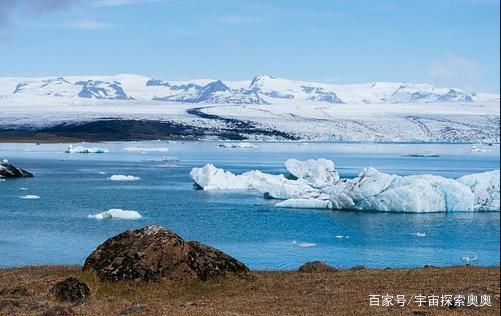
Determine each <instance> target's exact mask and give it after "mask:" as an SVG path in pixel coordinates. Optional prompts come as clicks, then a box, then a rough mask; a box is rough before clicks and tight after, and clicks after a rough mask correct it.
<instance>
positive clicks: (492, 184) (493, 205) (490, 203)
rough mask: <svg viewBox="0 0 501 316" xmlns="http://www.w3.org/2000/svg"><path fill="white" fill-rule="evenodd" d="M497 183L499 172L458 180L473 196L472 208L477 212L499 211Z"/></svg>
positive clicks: (483, 173) (477, 174)
mask: <svg viewBox="0 0 501 316" xmlns="http://www.w3.org/2000/svg"><path fill="white" fill-rule="evenodd" d="M499 181H500V177H499V170H495V171H488V172H482V173H475V174H470V175H466V176H464V177H461V178H459V179H458V182H460V183H462V184H464V185H466V186H467V187H469V188H470V190H471V191H472V192H473V194H474V195H475V201H474V206H473V207H474V209H475V210H477V211H492V210H498V211H499V208H500V205H499V198H500V197H499V189H500V188H499V186H500V185H499Z"/></svg>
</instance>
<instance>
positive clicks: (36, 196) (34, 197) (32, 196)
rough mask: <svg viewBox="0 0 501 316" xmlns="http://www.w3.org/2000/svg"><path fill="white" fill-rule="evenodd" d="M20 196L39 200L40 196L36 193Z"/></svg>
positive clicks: (25, 198)
mask: <svg viewBox="0 0 501 316" xmlns="http://www.w3.org/2000/svg"><path fill="white" fill-rule="evenodd" d="M20 198H21V199H24V200H38V199H39V198H40V197H39V196H38V195H34V194H27V195H23V196H20Z"/></svg>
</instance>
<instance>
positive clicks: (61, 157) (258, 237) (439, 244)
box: [0, 142, 500, 269]
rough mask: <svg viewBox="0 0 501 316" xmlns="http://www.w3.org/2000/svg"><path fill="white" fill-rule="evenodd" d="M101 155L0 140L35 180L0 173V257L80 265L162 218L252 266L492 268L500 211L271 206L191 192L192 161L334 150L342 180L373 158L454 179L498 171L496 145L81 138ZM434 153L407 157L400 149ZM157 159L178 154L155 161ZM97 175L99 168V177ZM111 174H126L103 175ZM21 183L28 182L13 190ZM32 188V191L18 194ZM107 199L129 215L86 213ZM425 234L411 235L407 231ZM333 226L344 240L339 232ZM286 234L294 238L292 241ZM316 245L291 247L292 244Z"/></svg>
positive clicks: (406, 170)
mask: <svg viewBox="0 0 501 316" xmlns="http://www.w3.org/2000/svg"><path fill="white" fill-rule="evenodd" d="M85 146H99V147H105V148H108V149H109V150H110V152H109V153H105V154H65V153H63V151H64V149H65V148H66V145H62V144H61V145H60V144H51V145H39V146H36V145H34V144H0V158H6V159H9V160H10V161H11V162H13V163H15V164H16V165H17V166H19V167H22V168H25V169H27V170H30V171H32V172H33V173H34V174H35V177H34V178H29V179H16V180H8V181H2V182H0V266H2V267H8V266H20V265H40V264H82V263H83V261H84V260H85V258H86V256H87V255H88V254H89V253H90V252H91V251H92V250H93V249H95V248H96V246H98V245H99V244H100V243H102V242H103V241H104V240H106V239H107V238H109V237H111V236H113V235H115V234H117V233H119V232H122V231H124V230H126V229H129V228H135V227H142V226H144V225H147V224H161V225H163V226H165V227H167V228H169V229H172V230H174V231H175V232H177V233H178V234H180V235H181V236H182V237H184V238H185V239H188V240H199V241H201V242H204V243H207V244H209V245H212V246H214V247H217V248H220V249H222V250H223V251H225V252H228V253H229V254H231V255H233V256H235V257H236V258H238V259H240V260H241V261H243V262H244V263H246V264H247V265H249V267H251V268H252V269H294V268H297V267H298V266H299V265H300V264H302V263H304V262H306V261H310V260H323V261H326V262H327V263H329V264H332V265H335V266H339V267H350V266H354V265H365V266H368V267H418V266H423V265H425V264H431V265H440V266H447V265H457V264H463V261H462V258H463V257H465V256H469V257H473V256H477V257H478V261H476V262H474V264H478V265H499V263H500V257H499V250H500V238H499V233H500V214H499V213H498V212H488V213H455V214H438V213H435V214H388V213H370V212H345V211H329V210H293V209H282V208H276V207H274V205H273V204H274V203H276V201H273V200H265V199H263V197H262V196H261V195H260V194H257V193H249V192H204V191H196V190H194V189H193V183H192V180H191V178H190V176H189V171H190V170H191V168H192V167H198V166H202V165H204V164H205V163H207V162H212V163H214V164H215V165H216V166H218V167H223V168H225V169H228V170H230V171H233V172H243V171H247V170H250V169H259V170H262V171H265V172H268V173H281V172H283V171H284V170H283V167H282V166H283V162H284V161H285V160H286V159H288V158H298V159H307V158H320V157H325V158H328V159H332V160H334V161H335V163H336V167H337V169H338V170H339V172H340V173H341V175H342V176H343V177H353V176H356V175H357V173H358V172H359V171H360V169H362V168H364V167H367V166H374V167H376V168H377V169H380V170H382V171H385V172H391V173H396V174H400V175H407V174H421V173H433V174H437V175H442V176H447V177H459V176H462V175H464V174H467V173H473V172H481V171H486V170H492V169H498V168H499V161H500V160H499V153H498V150H499V146H494V147H491V148H487V147H486V146H485V148H486V149H488V150H490V151H489V152H483V153H473V152H472V151H471V145H416V144H393V145H384V144H328V143H322V144H295V143H265V144H258V146H259V147H258V148H257V149H226V148H220V147H217V144H216V143H212V142H194V143H165V142H148V143H104V144H98V145H96V144H86V145H85ZM129 146H143V147H156V146H158V147H169V149H170V152H168V153H158V152H150V153H146V154H143V153H130V152H124V151H123V148H124V147H129ZM405 153H407V154H409V153H436V154H439V155H440V157H427V158H413V157H404V156H401V154H405ZM164 156H174V157H177V158H179V163H178V164H177V165H176V166H173V167H160V165H161V164H162V163H161V162H159V161H157V160H159V159H162V158H163V157H164ZM99 172H106V174H105V175H103V174H99ZM112 174H131V175H135V176H139V177H141V180H140V181H136V182H113V181H109V180H106V178H107V177H109V176H110V175H112ZM21 188H25V189H26V190H21ZM25 194H35V195H39V196H40V197H41V198H40V199H38V200H24V199H21V198H19V197H20V196H22V195H25ZM110 208H122V209H126V210H136V211H138V212H140V213H141V215H142V216H143V218H141V219H139V220H119V219H112V220H96V219H89V218H87V216H88V215H89V214H95V213H98V212H102V211H104V210H108V209H110ZM418 232H420V233H425V234H426V237H424V238H418V237H416V233H418ZM337 235H345V236H349V239H337V238H336V236H337ZM293 241H296V243H293ZM301 242H308V243H314V244H316V246H314V247H307V248H301V247H298V246H297V245H298V243H301Z"/></svg>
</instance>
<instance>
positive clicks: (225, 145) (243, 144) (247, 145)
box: [218, 142, 257, 148]
mask: <svg viewBox="0 0 501 316" xmlns="http://www.w3.org/2000/svg"><path fill="white" fill-rule="evenodd" d="M218 147H223V148H257V146H256V145H254V144H251V143H248V142H241V143H223V144H219V145H218Z"/></svg>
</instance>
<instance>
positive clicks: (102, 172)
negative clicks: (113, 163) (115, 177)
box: [98, 171, 106, 174]
mask: <svg viewBox="0 0 501 316" xmlns="http://www.w3.org/2000/svg"><path fill="white" fill-rule="evenodd" d="M98 174H106V172H104V171H99V172H98Z"/></svg>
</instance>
